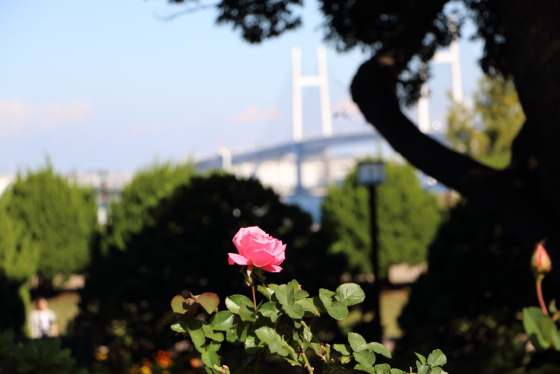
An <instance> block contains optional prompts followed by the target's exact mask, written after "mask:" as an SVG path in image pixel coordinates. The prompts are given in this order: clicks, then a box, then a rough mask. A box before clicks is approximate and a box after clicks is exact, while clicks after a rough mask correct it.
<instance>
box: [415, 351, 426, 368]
mask: <svg viewBox="0 0 560 374" xmlns="http://www.w3.org/2000/svg"><path fill="white" fill-rule="evenodd" d="M414 354H415V355H416V356H417V357H418V359H419V360H420V363H422V365H424V364H426V357H424V356H422V355H421V354H420V353H416V352H414Z"/></svg>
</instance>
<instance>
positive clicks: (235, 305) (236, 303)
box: [226, 295, 253, 314]
mask: <svg viewBox="0 0 560 374" xmlns="http://www.w3.org/2000/svg"><path fill="white" fill-rule="evenodd" d="M244 304H245V305H249V306H251V305H253V302H252V301H251V300H249V298H248V297H247V296H244V295H232V296H229V297H227V298H226V307H227V308H228V309H229V311H230V312H232V313H235V314H239V308H241V305H244Z"/></svg>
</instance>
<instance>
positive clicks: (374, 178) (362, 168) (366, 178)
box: [358, 161, 385, 186]
mask: <svg viewBox="0 0 560 374" xmlns="http://www.w3.org/2000/svg"><path fill="white" fill-rule="evenodd" d="M384 182H385V163H384V162H383V161H362V162H359V163H358V184H361V185H364V186H372V185H376V184H381V183H384Z"/></svg>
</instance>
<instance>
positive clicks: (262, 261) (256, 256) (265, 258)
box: [251, 249, 276, 268]
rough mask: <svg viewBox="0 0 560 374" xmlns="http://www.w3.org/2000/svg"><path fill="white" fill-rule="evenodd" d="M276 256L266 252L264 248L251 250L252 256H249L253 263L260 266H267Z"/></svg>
mask: <svg viewBox="0 0 560 374" xmlns="http://www.w3.org/2000/svg"><path fill="white" fill-rule="evenodd" d="M275 259H276V257H274V256H273V255H272V254H270V253H268V252H267V251H265V250H264V249H261V250H258V251H255V252H253V257H252V258H251V262H252V263H253V265H255V266H257V267H259V268H262V267H263V266H268V265H270V264H272V263H273V262H274V260H275Z"/></svg>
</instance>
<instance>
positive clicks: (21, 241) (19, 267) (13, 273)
mask: <svg viewBox="0 0 560 374" xmlns="http://www.w3.org/2000/svg"><path fill="white" fill-rule="evenodd" d="M8 199H9V196H8V195H6V196H5V197H3V198H2V200H1V201H0V276H2V277H6V278H8V279H11V280H13V281H21V282H24V281H27V280H28V279H29V278H31V276H33V275H34V274H35V273H36V271H37V266H38V264H39V254H40V252H39V246H38V245H37V243H35V242H34V241H33V240H32V239H31V235H30V234H29V233H28V232H27V230H26V229H25V226H24V225H23V224H22V223H21V222H20V221H18V220H14V219H12V218H11V217H10V215H9V214H8V212H7V211H6V209H5V203H6V201H7V200H8Z"/></svg>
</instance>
